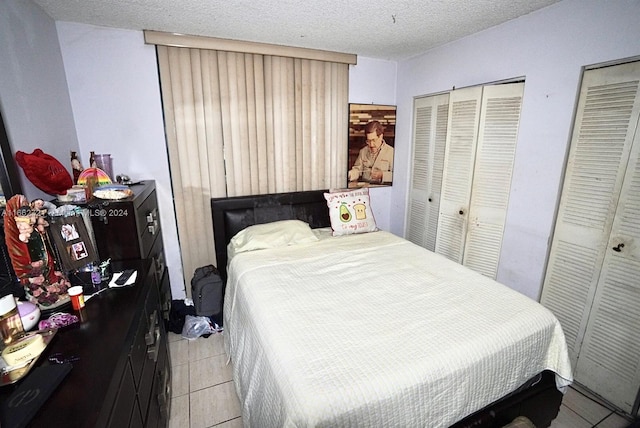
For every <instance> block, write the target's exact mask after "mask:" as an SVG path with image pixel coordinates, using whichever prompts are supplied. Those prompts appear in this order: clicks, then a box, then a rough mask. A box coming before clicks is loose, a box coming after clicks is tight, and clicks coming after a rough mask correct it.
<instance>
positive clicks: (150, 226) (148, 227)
mask: <svg viewBox="0 0 640 428" xmlns="http://www.w3.org/2000/svg"><path fill="white" fill-rule="evenodd" d="M147 230H149V233H150V234H152V235H155V234H156V225H155V224H153V225H149V226H147Z"/></svg>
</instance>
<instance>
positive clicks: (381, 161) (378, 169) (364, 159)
mask: <svg viewBox="0 0 640 428" xmlns="http://www.w3.org/2000/svg"><path fill="white" fill-rule="evenodd" d="M395 131H396V106H388V105H375V104H349V156H348V158H349V165H348V168H349V171H348V173H347V176H348V180H349V184H348V186H349V188H359V187H378V186H391V185H392V183H393V152H394V145H395V133H396V132H395Z"/></svg>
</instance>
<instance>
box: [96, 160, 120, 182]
mask: <svg viewBox="0 0 640 428" xmlns="http://www.w3.org/2000/svg"><path fill="white" fill-rule="evenodd" d="M94 159H95V162H96V166H97V167H98V168H100V169H101V170H103V171H104V172H106V173H107V175H108V176H109V178H110V179H111V181H115V178H114V176H113V162H112V159H111V155H110V154H104V155H95V156H94Z"/></svg>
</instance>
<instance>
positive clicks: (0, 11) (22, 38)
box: [0, 0, 78, 200]
mask: <svg viewBox="0 0 640 428" xmlns="http://www.w3.org/2000/svg"><path fill="white" fill-rule="evenodd" d="M0 109H2V117H3V118H4V122H5V127H6V129H7V135H8V137H9V142H10V143H11V146H12V152H13V153H14V155H15V152H16V151H23V152H26V153H31V152H32V151H33V150H34V149H36V148H40V149H42V150H43V151H44V152H45V153H48V154H50V155H52V156H53V157H55V158H56V159H58V160H59V161H60V162H61V163H62V164H63V165H64V166H65V167H66V168H67V170H68V171H69V174H71V161H70V156H69V155H70V151H71V150H74V151H77V150H78V140H77V137H76V130H75V124H74V121H73V114H72V111H71V103H70V101H69V93H68V91H67V84H66V80H65V74H64V67H63V64H62V56H61V54H60V46H59V44H58V35H57V33H56V27H55V22H54V21H53V20H52V19H51V18H49V16H47V15H46V14H45V13H44V12H43V11H42V9H40V8H39V7H38V6H36V5H35V4H33V3H32V2H30V1H24V0H2V1H0ZM16 169H17V170H18V173H19V175H20V180H21V185H22V192H23V193H24V194H25V196H26V197H27V198H28V199H29V200H33V199H36V198H43V199H47V200H50V199H52V198H53V197H52V196H51V195H47V194H46V193H44V192H43V191H41V190H39V189H38V188H36V187H35V186H34V185H33V184H31V182H30V181H29V180H27V178H26V177H25V175H24V171H23V170H22V168H20V167H16Z"/></svg>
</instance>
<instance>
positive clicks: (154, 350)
mask: <svg viewBox="0 0 640 428" xmlns="http://www.w3.org/2000/svg"><path fill="white" fill-rule="evenodd" d="M154 338H155V343H156V344H155V345H154V346H149V347H148V348H147V357H149V359H150V360H153V362H154V363H155V362H157V361H158V353H159V352H160V326H158V327H156V328H155V334H154Z"/></svg>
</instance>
